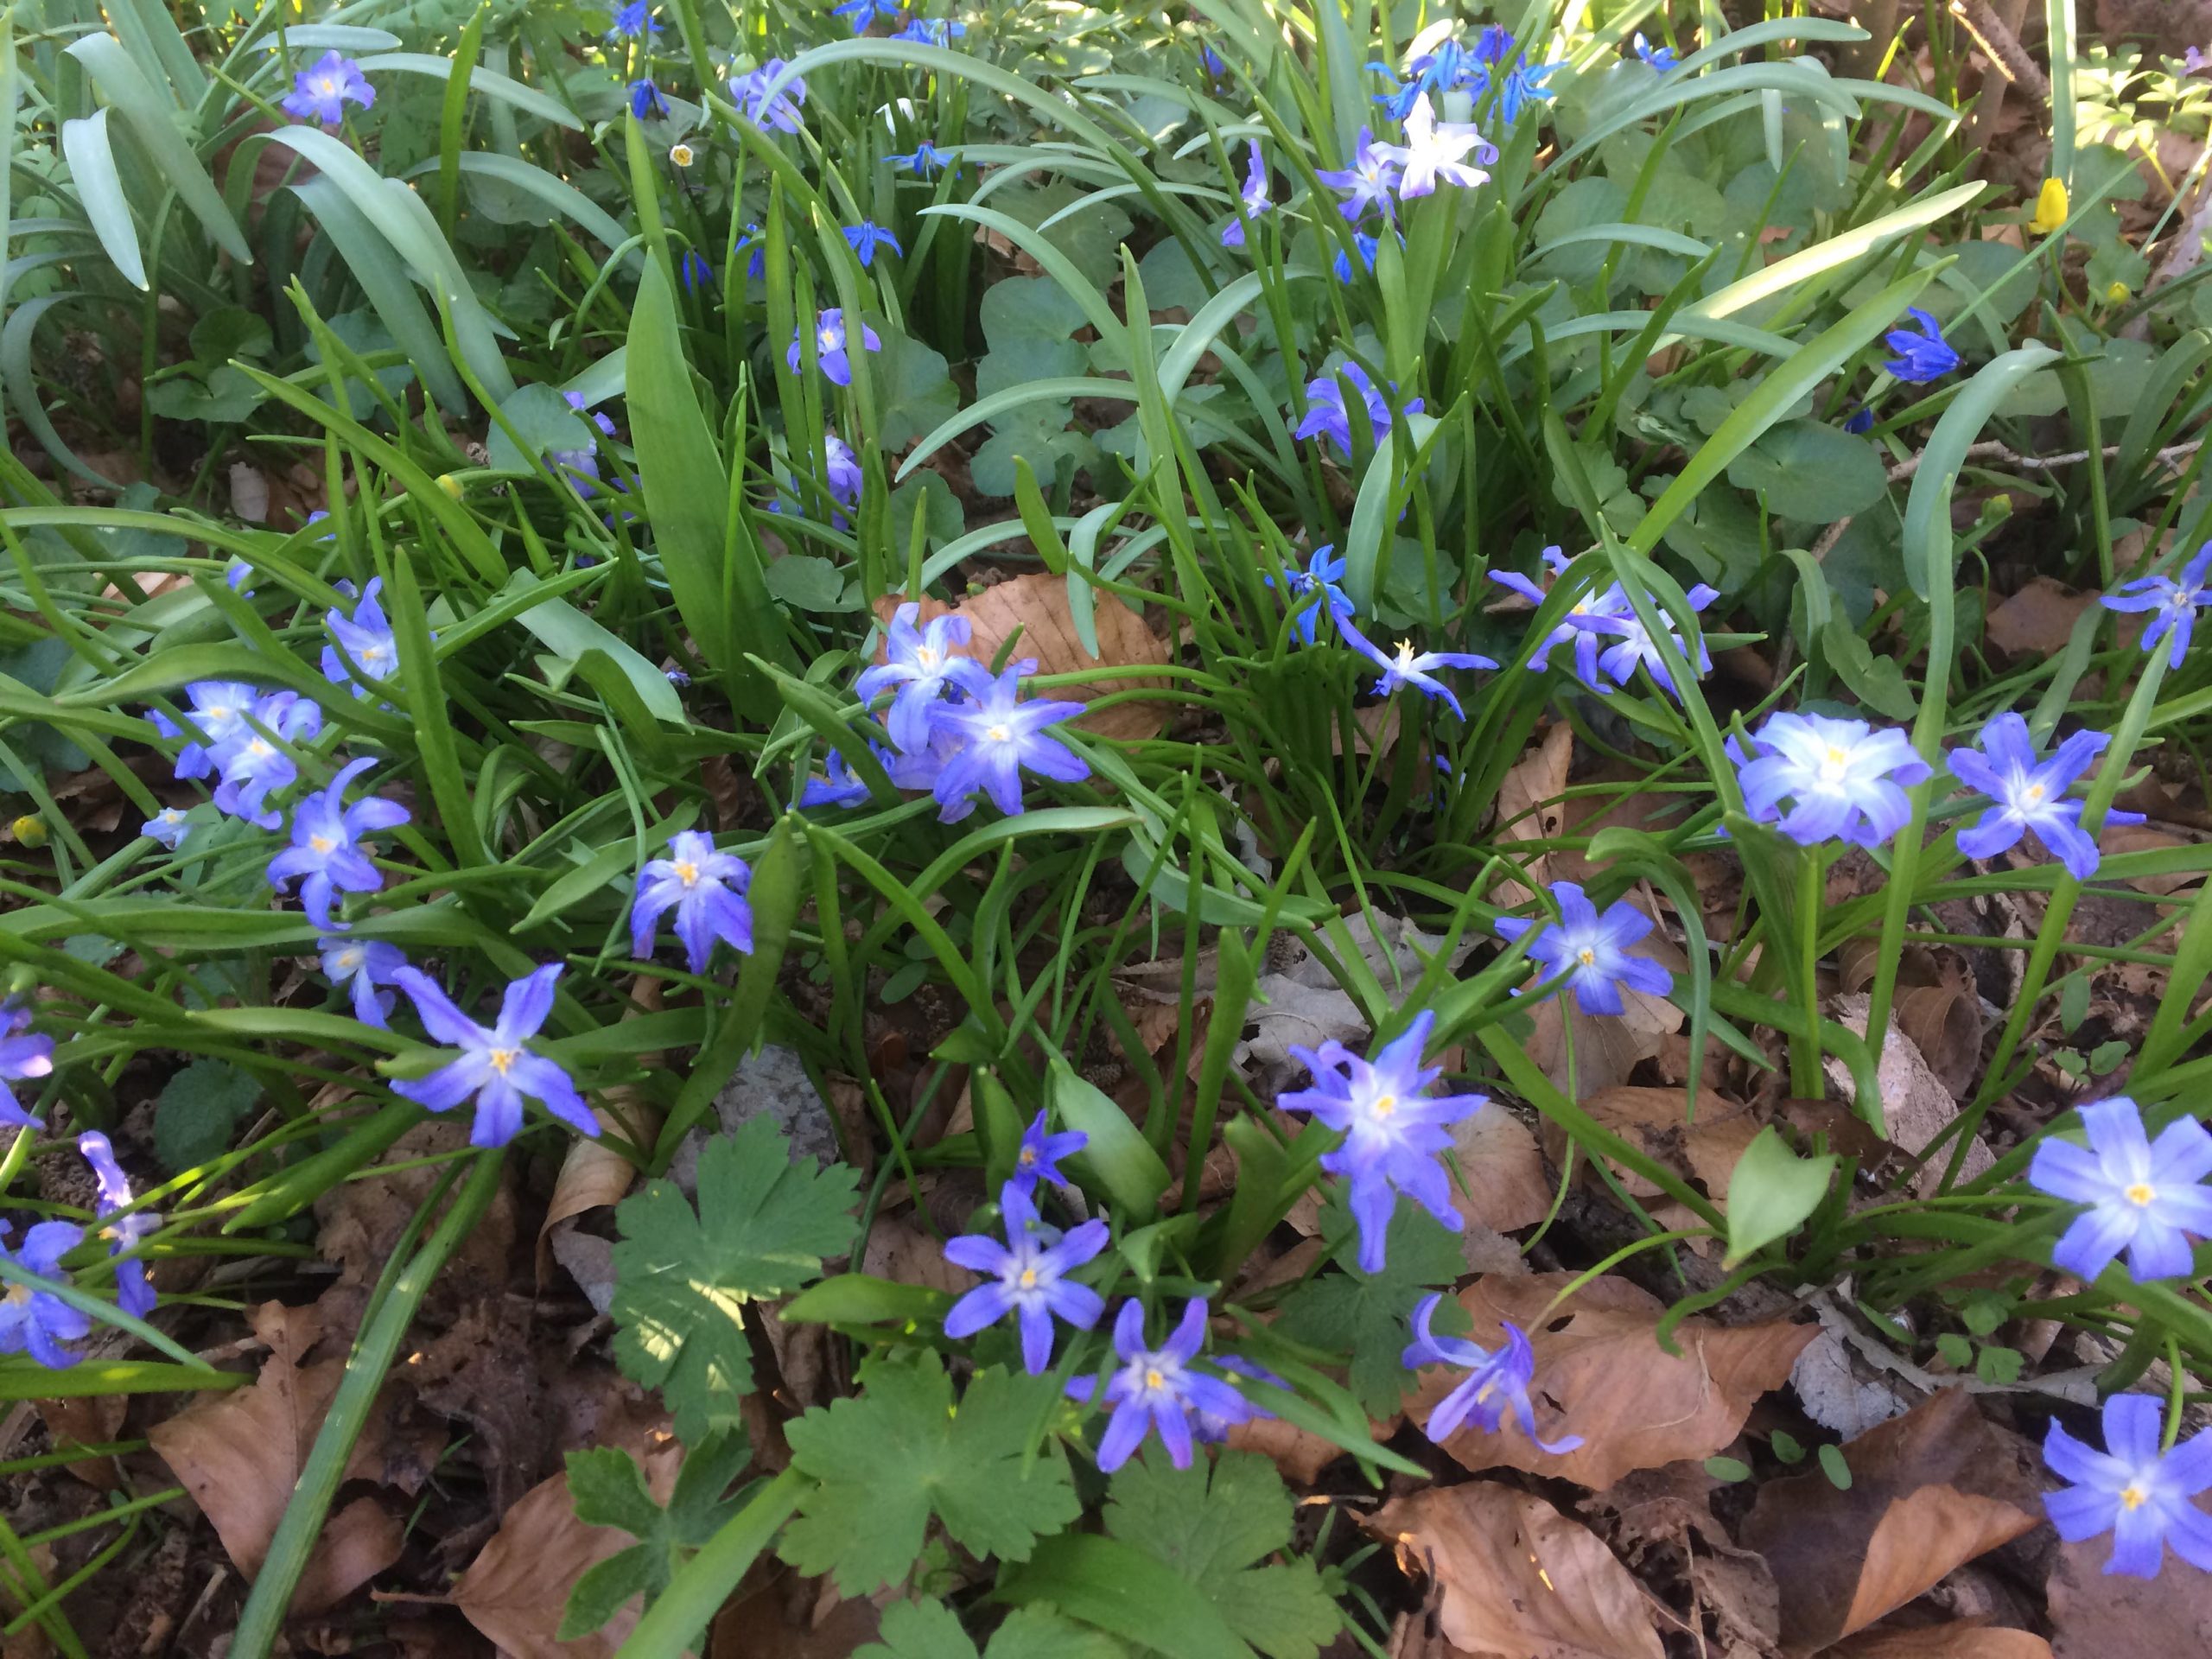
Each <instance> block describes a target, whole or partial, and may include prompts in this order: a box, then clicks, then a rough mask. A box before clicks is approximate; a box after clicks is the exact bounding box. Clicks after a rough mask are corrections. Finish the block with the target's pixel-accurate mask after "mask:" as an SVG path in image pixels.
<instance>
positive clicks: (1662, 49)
mask: <svg viewBox="0 0 2212 1659" xmlns="http://www.w3.org/2000/svg"><path fill="white" fill-rule="evenodd" d="M1635 44H1636V55H1637V57H1639V58H1642V59H1643V60H1644V61H1645V62H1646V63H1648V64H1649V65H1650V66H1651V67H1653V68H1654V69H1656V70H1657V71H1658V72H1659V73H1661V74H1662V75H1663V74H1667V73H1670V72H1672V71H1674V70H1675V69H1677V68H1680V67H1681V61H1682V60H1681V59H1680V58H1678V57H1676V56H1675V48H1673V47H1671V46H1654V45H1652V44H1651V42H1650V41H1647V40H1645V39H1644V38H1643V31H1642V30H1641V29H1638V30H1637V36H1636V42H1635Z"/></svg>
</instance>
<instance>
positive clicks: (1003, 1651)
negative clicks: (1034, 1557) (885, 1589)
mask: <svg viewBox="0 0 2212 1659" xmlns="http://www.w3.org/2000/svg"><path fill="white" fill-rule="evenodd" d="M880 1637H881V1638H882V1639H881V1640H880V1641H878V1642H871V1643H868V1646H866V1647H864V1648H862V1649H860V1650H859V1651H858V1652H856V1653H855V1654H854V1656H853V1659H976V1643H974V1641H973V1640H971V1639H970V1638H969V1635H968V1633H967V1632H966V1631H965V1630H962V1629H961V1628H960V1619H959V1616H958V1615H957V1614H956V1613H955V1612H954V1611H952V1609H950V1607H948V1606H946V1605H944V1603H943V1602H941V1601H894V1602H893V1603H892V1604H891V1605H890V1606H888V1607H887V1608H885V1609H884V1610H883V1628H882V1630H881V1631H880ZM1121 1655H1122V1648H1121V1647H1120V1646H1119V1645H1118V1644H1117V1643H1115V1642H1114V1641H1113V1640H1112V1638H1110V1637H1105V1636H1102V1635H1100V1634H1099V1633H1098V1632H1097V1631H1096V1630H1085V1629H1084V1627H1083V1626H1082V1625H1080V1624H1073V1623H1071V1622H1070V1621H1069V1620H1067V1619H1065V1618H1061V1617H1060V1616H1059V1615H1058V1614H1057V1613H1055V1612H1053V1611H1052V1609H1050V1608H1049V1607H1044V1606H1038V1607H1017V1608H1015V1609H1014V1611H1013V1612H1011V1613H1009V1614H1007V1618H1006V1621H1005V1623H1003V1624H1001V1625H1000V1626H999V1628H998V1630H996V1631H995V1632H994V1633H993V1635H992V1637H991V1642H990V1646H989V1647H988V1648H987V1649H985V1650H984V1659H1120V1656H1121Z"/></svg>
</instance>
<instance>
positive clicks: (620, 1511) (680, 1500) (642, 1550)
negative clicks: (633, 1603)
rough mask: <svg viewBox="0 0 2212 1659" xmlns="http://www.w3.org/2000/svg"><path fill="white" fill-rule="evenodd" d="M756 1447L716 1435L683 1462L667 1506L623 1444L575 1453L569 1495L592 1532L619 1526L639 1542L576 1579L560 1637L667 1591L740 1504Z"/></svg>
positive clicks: (572, 1634)
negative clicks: (739, 1483) (739, 1489)
mask: <svg viewBox="0 0 2212 1659" xmlns="http://www.w3.org/2000/svg"><path fill="white" fill-rule="evenodd" d="M751 1456H752V1448H751V1446H749V1445H748V1444H747V1440H746V1438H745V1436H744V1435H743V1434H742V1433H716V1434H711V1435H709V1437H708V1438H707V1440H705V1441H704V1442H703V1443H702V1444H701V1445H700V1446H696V1447H695V1448H693V1450H692V1451H691V1452H690V1453H689V1455H687V1456H686V1457H685V1458H684V1459H683V1469H682V1470H681V1471H679V1472H678V1474H677V1478H676V1485H675V1489H674V1491H671V1493H670V1495H669V1501H668V1503H667V1505H666V1506H665V1507H664V1506H663V1505H661V1504H660V1503H657V1502H655V1500H654V1498H653V1495H652V1491H651V1490H650V1489H649V1488H648V1487H647V1486H646V1484H645V1471H643V1470H642V1469H640V1468H639V1466H638V1464H637V1460H636V1459H633V1458H632V1457H631V1455H630V1454H629V1453H628V1452H625V1451H623V1450H621V1449H620V1447H619V1446H594V1447H593V1448H592V1449H590V1450H589V1451H584V1452H569V1497H570V1498H571V1499H572V1500H573V1501H574V1503H575V1510H576V1519H577V1520H579V1521H581V1522H583V1523H584V1524H585V1525H586V1526H591V1527H620V1529H622V1530H623V1531H625V1532H626V1533H628V1534H629V1535H631V1536H632V1537H633V1538H635V1539H637V1540H638V1541H637V1543H635V1544H634V1545H632V1547H631V1548H628V1549H626V1550H623V1551H622V1552H621V1553H620V1554H616V1555H612V1556H609V1557H608V1558H607V1560H604V1561H601V1563H600V1564H599V1565H598V1566H596V1567H593V1568H592V1569H591V1570H590V1571H589V1572H588V1573H585V1574H584V1575H583V1577H582V1578H581V1579H579V1580H576V1584H575V1589H573V1590H571V1591H570V1592H569V1605H568V1611H566V1612H565V1613H564V1614H563V1616H562V1619H561V1629H560V1637H561V1639H562V1640H563V1641H569V1640H571V1639H573V1638H574V1637H579V1636H582V1635H585V1634H586V1633H588V1632H589V1631H592V1630H597V1629H599V1627H600V1626H601V1625H602V1624H606V1623H607V1620H608V1619H610V1618H613V1617H614V1615H615V1614H616V1613H617V1612H619V1611H620V1610H621V1608H622V1605H623V1604H624V1603H625V1602H626V1601H628V1600H629V1599H630V1598H631V1597H632V1596H635V1595H639V1594H640V1593H642V1594H643V1595H644V1597H645V1600H646V1601H647V1603H648V1604H650V1603H651V1602H652V1599H653V1598H654V1597H656V1596H658V1594H659V1593H660V1592H662V1591H664V1590H665V1589H667V1588H668V1586H669V1584H670V1582H671V1580H673V1579H674V1578H675V1576H676V1573H677V1571H678V1569H680V1568H681V1567H683V1563H684V1562H685V1561H686V1560H689V1559H690V1555H691V1553H692V1551H694V1550H696V1549H697V1548H699V1547H700V1546H701V1545H702V1544H703V1543H705V1542H706V1541H708V1540H709V1538H711V1537H713V1536H714V1535H715V1532H716V1530H717V1529H720V1528H721V1525H722V1524H723V1523H724V1522H727V1521H728V1519H729V1518H730V1516H732V1515H734V1513H736V1511H737V1510H738V1508H739V1506H740V1503H741V1501H742V1500H741V1499H740V1498H725V1497H722V1493H723V1492H724V1491H726V1490H728V1486H729V1484H730V1482H731V1481H733V1480H734V1479H735V1478H737V1476H738V1473H739V1471H741V1470H742V1469H743V1468H744V1467H745V1465H746V1463H747V1460H748V1459H750V1458H751Z"/></svg>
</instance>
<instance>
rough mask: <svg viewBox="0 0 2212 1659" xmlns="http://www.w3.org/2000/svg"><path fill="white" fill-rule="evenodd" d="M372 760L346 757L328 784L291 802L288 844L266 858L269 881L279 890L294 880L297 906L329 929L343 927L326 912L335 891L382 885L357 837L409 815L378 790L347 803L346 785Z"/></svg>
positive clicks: (358, 890) (375, 888) (394, 825)
mask: <svg viewBox="0 0 2212 1659" xmlns="http://www.w3.org/2000/svg"><path fill="white" fill-rule="evenodd" d="M375 764H376V762H375V760H372V759H371V758H369V757H367V756H363V757H362V758H361V759H360V760H354V761H352V762H350V763H348V764H347V765H346V767H345V768H344V769H343V770H342V771H340V772H339V774H338V775H337V776H336V777H335V778H334V779H331V780H330V787H329V788H327V789H326V790H323V791H321V792H319V793H317V794H314V795H310V796H308V798H306V799H305V800H303V801H302V802H301V803H300V804H299V805H298V806H296V807H295V808H294V809H293V811H292V844H291V846H289V848H287V849H285V850H284V851H283V852H281V853H279V854H277V856H276V857H274V858H272V859H270V861H269V882H270V886H271V887H275V888H276V889H277V892H279V893H282V892H283V891H284V884H285V883H286V882H287V881H290V880H299V881H300V906H301V908H302V909H303V910H305V911H306V912H307V913H308V920H309V921H311V922H313V923H314V924H315V925H316V926H317V927H320V928H323V929H325V930H327V931H334V932H335V931H343V930H344V928H345V924H344V923H343V922H334V921H333V920H331V918H330V900H331V898H332V895H333V894H334V893H375V892H377V891H378V889H380V888H381V887H383V886H384V873H383V872H382V871H380V870H378V868H377V867H376V866H375V865H373V864H372V863H371V862H369V860H368V855H366V854H365V853H363V852H362V851H361V849H360V847H359V840H360V838H361V837H362V836H366V835H373V834H374V833H375V832H376V831H378V830H379V829H397V827H398V826H399V825H401V824H403V823H406V822H407V821H408V817H409V814H408V810H407V809H406V808H405V807H404V806H402V805H400V804H399V803H398V802H397V801H387V800H385V799H383V798H381V797H378V796H375V795H372V796H370V797H369V798H367V799H365V800H359V801H356V802H354V803H353V805H351V806H347V805H346V804H345V798H346V786H347V785H350V784H351V783H352V782H353V779H356V778H358V777H359V776H360V775H361V773H363V772H365V771H367V770H368V769H369V768H370V767H371V766H374V765H375Z"/></svg>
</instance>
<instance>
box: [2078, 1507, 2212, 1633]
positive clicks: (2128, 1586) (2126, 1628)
mask: <svg viewBox="0 0 2212 1659" xmlns="http://www.w3.org/2000/svg"><path fill="white" fill-rule="evenodd" d="M2199 1507H2200V1508H2202V1507H2204V1505H2203V1504H2202V1503H2200V1504H2199ZM2111 1554H2112V1540H2111V1539H2110V1538H2092V1539H2090V1540H2088V1541H2087V1542H2086V1543H2079V1544H2063V1545H2061V1546H2060V1547H2059V1549H2058V1553H2057V1555H2056V1559H2055V1560H2054V1561H2053V1563H2052V1566H2051V1571H2050V1583H2049V1584H2048V1585H2047V1586H2045V1593H2046V1595H2047V1596H2048V1598H2049V1604H2050V1645H2051V1649H2052V1651H2053V1652H2054V1653H2055V1654H2056V1659H2138V1656H2154V1659H2184V1656H2186V1655H2191V1654H2204V1653H2212V1573H2198V1572H2195V1571H2192V1570H2190V1569H2189V1568H2187V1567H2184V1566H2183V1564H2182V1563H2181V1562H2178V1561H2169V1562H2168V1563H2167V1564H2166V1568H2165V1571H2164V1572H2163V1573H2159V1574H2158V1577H2157V1578H2155V1579H2131V1578H2128V1577H2126V1576H2125V1575H2124V1574H2121V1573H2107V1572H2106V1571H2105V1570H2104V1567H2105V1561H2106V1560H2107V1557H2109V1556H2110V1555H2111Z"/></svg>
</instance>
